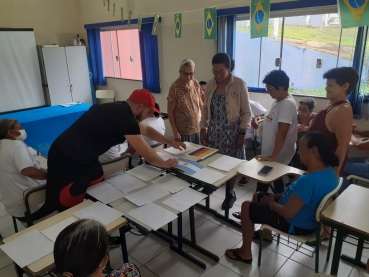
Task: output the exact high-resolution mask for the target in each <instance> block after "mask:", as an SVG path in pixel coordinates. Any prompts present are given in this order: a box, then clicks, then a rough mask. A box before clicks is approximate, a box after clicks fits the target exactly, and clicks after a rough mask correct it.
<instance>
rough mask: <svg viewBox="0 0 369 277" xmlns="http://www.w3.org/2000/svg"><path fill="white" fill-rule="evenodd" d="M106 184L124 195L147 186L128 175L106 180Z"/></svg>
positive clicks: (123, 174) (124, 174)
mask: <svg viewBox="0 0 369 277" xmlns="http://www.w3.org/2000/svg"><path fill="white" fill-rule="evenodd" d="M106 182H108V183H109V184H111V185H113V186H114V187H116V188H117V189H119V190H120V191H121V192H123V193H124V194H128V193H129V192H131V191H133V190H135V189H139V188H142V187H145V186H146V184H145V183H144V182H142V181H141V180H140V179H137V178H135V177H133V176H132V175H130V174H127V173H122V174H119V175H118V176H115V177H113V178H110V179H108V180H106Z"/></svg>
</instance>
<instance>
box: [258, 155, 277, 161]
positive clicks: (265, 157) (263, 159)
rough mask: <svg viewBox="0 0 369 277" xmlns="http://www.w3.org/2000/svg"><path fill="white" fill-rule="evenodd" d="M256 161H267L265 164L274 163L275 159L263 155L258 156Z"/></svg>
mask: <svg viewBox="0 0 369 277" xmlns="http://www.w3.org/2000/svg"><path fill="white" fill-rule="evenodd" d="M255 159H257V160H258V161H265V162H274V161H275V158H273V157H272V156H262V155H258V156H256V157H255Z"/></svg>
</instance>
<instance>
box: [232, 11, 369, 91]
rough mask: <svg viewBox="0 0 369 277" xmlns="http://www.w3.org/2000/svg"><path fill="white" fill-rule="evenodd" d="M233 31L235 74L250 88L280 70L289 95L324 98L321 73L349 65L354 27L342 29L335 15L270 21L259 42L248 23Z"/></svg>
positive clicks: (242, 23)
mask: <svg viewBox="0 0 369 277" xmlns="http://www.w3.org/2000/svg"><path fill="white" fill-rule="evenodd" d="M236 29H237V31H236V42H237V43H236V57H235V58H236V71H235V74H236V75H238V76H239V77H241V78H243V79H244V80H245V82H246V83H247V85H248V86H249V87H263V86H264V85H263V84H262V80H263V78H264V76H265V75H266V74H267V73H268V72H269V71H271V70H274V69H282V70H284V71H285V72H286V73H287V75H288V76H289V77H290V92H292V93H297V94H306V95H314V96H325V94H326V92H325V82H326V80H324V79H323V74H324V73H325V72H326V71H327V70H329V69H331V68H334V67H337V66H338V67H340V66H352V62H353V58H354V51H355V43H356V36H357V28H350V29H341V28H340V27H339V18H338V14H320V15H305V16H293V17H284V18H271V19H270V21H269V36H268V37H267V38H261V39H250V21H249V20H238V21H237V26H236ZM282 34H283V37H282ZM240 45H242V47H240ZM281 50H282V51H281ZM367 63H368V59H367ZM237 64H238V65H237Z"/></svg>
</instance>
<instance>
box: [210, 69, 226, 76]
mask: <svg viewBox="0 0 369 277" xmlns="http://www.w3.org/2000/svg"><path fill="white" fill-rule="evenodd" d="M226 73H227V70H225V69H222V70H219V71H216V70H215V69H213V74H214V75H215V76H217V75H220V76H224V75H225V74H226Z"/></svg>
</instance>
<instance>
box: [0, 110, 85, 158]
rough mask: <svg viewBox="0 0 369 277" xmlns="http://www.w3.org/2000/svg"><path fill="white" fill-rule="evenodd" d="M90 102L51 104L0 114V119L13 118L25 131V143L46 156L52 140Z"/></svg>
mask: <svg viewBox="0 0 369 277" xmlns="http://www.w3.org/2000/svg"><path fill="white" fill-rule="evenodd" d="M90 107H91V105H90V104H80V105H75V106H71V107H62V106H52V107H45V108H38V109H33V110H28V111H21V112H14V113H8V114H2V115H0V119H3V118H14V119H16V120H18V121H19V122H20V124H21V125H22V128H23V129H25V130H26V132H27V139H26V140H25V143H26V144H27V145H29V146H31V147H32V148H34V149H35V150H36V151H38V152H39V153H41V154H42V155H43V156H45V157H47V155H48V152H49V148H50V146H51V144H52V143H53V142H54V140H55V139H56V138H57V137H58V136H59V135H60V134H61V133H62V132H64V131H65V130H66V129H67V128H68V127H69V126H71V125H72V124H73V123H74V122H75V121H76V120H77V119H78V118H79V117H80V116H81V115H82V114H84V113H85V112H86V111H87V110H88V109H89V108H90Z"/></svg>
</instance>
